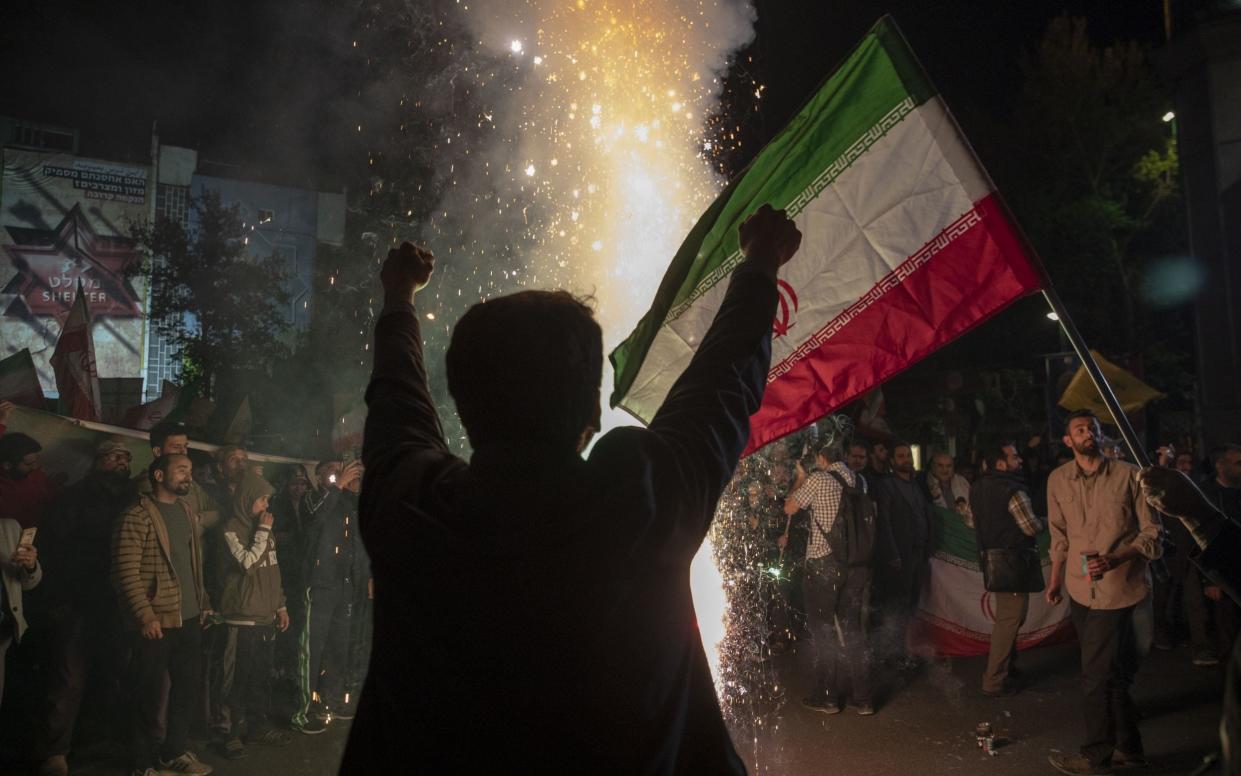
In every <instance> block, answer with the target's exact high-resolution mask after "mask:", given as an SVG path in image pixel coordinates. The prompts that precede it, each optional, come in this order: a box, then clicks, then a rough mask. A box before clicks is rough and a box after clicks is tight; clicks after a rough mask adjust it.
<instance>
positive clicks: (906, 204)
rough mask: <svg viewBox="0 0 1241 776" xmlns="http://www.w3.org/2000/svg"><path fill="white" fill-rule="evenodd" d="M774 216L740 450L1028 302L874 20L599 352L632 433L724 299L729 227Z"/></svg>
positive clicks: (891, 26) (963, 167)
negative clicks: (777, 216) (775, 246)
mask: <svg viewBox="0 0 1241 776" xmlns="http://www.w3.org/2000/svg"><path fill="white" fill-rule="evenodd" d="M766 203H770V204H771V205H773V206H774V207H776V208H784V209H785V210H786V211H788V214H789V216H790V217H792V218H793V219H794V220H795V221H796V223H797V226H798V228H800V229H801V232H802V234H803V239H802V245H801V250H800V251H799V252H798V254H797V255H796V256H795V257H794V258H793V260H792V261H790V262H789V263H788V264H787V265H785V266H784V267H783V268H782V269H781V270H780V276H779V280H778V286H779V292H780V304H779V307H778V309H777V315H776V319H775V321H774V322H773V327H772V331H773V340H772V364H771V372H770V373H769V374H768V378H767V379H768V385H767V391H766V394H765V396H764V399H763V405H762V407H761V408H760V409H759V411H758V412H757V413H756V414H755V415H754V417H752V418H751V435H750V443H749V447H748V449H747V452H750V451H753V450H755V449H757V448H758V447H761V446H762V445H764V444H766V443H767V442H770V441H772V440H774V439H778V438H779V437H781V436H784V435H785V434H788V433H790V432H793V431H795V430H797V429H799V428H802V427H804V426H806V425H807V424H809V423H811V422H813V421H815V420H817V419H818V418H820V417H822V416H823V415H825V414H827V413H829V412H831V411H832V410H834V409H836V408H837V407H840V406H841V405H843V404H845V403H847V402H849V401H850V400H852V399H854V398H856V397H858V396H860V395H862V394H864V393H865V392H867V391H868V390H870V389H871V388H874V387H875V386H876V385H878V384H879V383H881V382H883V381H884V380H885V379H887V378H888V377H891V376H892V375H894V374H896V373H897V372H899V371H901V370H903V369H905V368H907V367H909V366H910V365H912V364H914V363H915V362H917V361H918V360H920V359H922V358H924V357H926V356H927V355H929V354H930V353H932V352H933V351H935V350H936V349H938V348H941V347H943V346H944V345H945V344H947V343H948V342H950V341H952V340H953V339H955V338H956V337H959V336H960V335H961V334H964V333H965V332H966V331H968V330H969V329H971V328H973V327H974V326H977V325H978V324H980V323H982V322H983V321H985V320H987V319H988V318H989V317H991V316H992V315H995V314H996V313H997V312H999V311H1000V310H1001V309H1003V308H1004V307H1006V306H1007V305H1008V304H1010V303H1011V302H1013V301H1015V300H1016V299H1018V298H1020V297H1022V296H1024V295H1026V294H1029V293H1031V292H1034V291H1037V290H1038V289H1039V288H1040V286H1041V285H1042V280H1041V273H1040V271H1039V270H1038V269H1036V264H1035V262H1034V261H1033V260H1032V258H1031V257H1030V256H1029V255H1028V254H1027V252H1026V250H1025V248H1024V247H1023V244H1022V242H1021V240H1020V239H1019V237H1018V235H1017V233H1016V230H1015V229H1014V227H1013V224H1012V222H1011V221H1010V219H1009V216H1008V213H1007V210H1006V209H1005V207H1004V205H1003V204H1002V203H1001V202H1000V201H999V199H998V197H997V196H996V192H995V187H994V185H993V184H992V183H991V180H990V179H989V178H988V177H987V174H986V172H985V171H984V170H983V168H982V165H981V164H979V162H978V160H977V159H976V158H975V157H974V154H973V152H972V151H971V150H970V147H969V145H968V143H967V142H966V140H965V138H964V137H963V136H962V135H961V132H960V129H958V127H957V125H956V123H955V121H954V120H953V118H952V116H951V115H950V114H949V112H948V109H947V107H946V106H945V105H944V102H943V100H942V99H941V98H940V97H939V95H938V94H937V93H936V92H935V89H934V87H933V86H932V85H931V83H930V81H929V80H928V79H927V77H926V75H925V74H924V73H923V71H922V69H921V67H920V66H919V64H918V62H917V60H916V59H915V58H914V56H913V53H912V52H911V51H910V50H909V47H908V45H907V44H906V43H905V40H904V38H903V37H902V36H901V34H900V31H899V30H898V29H897V28H896V25H895V23H894V22H893V21H892V20H891V19H890V18H888V17H885V18H883V19H881V20H880V21H879V22H878V23H877V24H876V25H875V26H874V27H873V28H872V29H871V31H870V32H869V33H868V34H867V35H866V37H865V38H864V39H863V40H862V42H861V43H860V44H858V46H857V47H856V48H855V49H854V50H853V52H852V53H851V54H850V55H849V57H848V58H847V59H846V60H845V62H844V63H843V64H842V65H841V66H840V67H839V68H837V69H836V71H835V72H834V73H832V74H831V75H830V76H829V77H828V79H827V81H826V82H825V83H824V84H823V86H822V87H821V88H820V89H819V92H818V93H817V94H816V95H815V96H814V97H813V98H812V99H811V100H810V102H809V103H808V104H807V105H806V106H805V107H803V108H802V110H801V111H800V112H799V113H798V114H797V116H795V117H794V118H793V120H792V121H791V122H790V123H789V125H788V126H787V127H785V128H784V130H782V131H781V132H780V134H779V135H777V136H776V137H775V139H773V140H772V141H771V143H770V144H768V145H767V147H766V148H764V149H763V150H762V151H761V152H760V153H759V155H758V157H757V158H755V160H754V161H753V162H752V163H751V164H750V165H749V167H747V168H746V169H745V171H744V172H742V174H741V175H740V176H738V177H737V178H736V179H735V180H733V182H732V183H731V184H729V186H728V187H727V189H725V191H724V193H723V194H721V195H720V197H719V198H718V199H717V200H716V201H715V202H714V204H712V205H711V207H710V208H709V209H708V210H707V212H706V213H705V214H703V216H702V217H701V219H700V220H699V221H698V223H697V225H696V226H695V227H694V229H693V231H691V232H690V235H689V237H688V238H687V239H686V241H685V242H684V243H683V244H682V245H681V248H680V249H679V250H678V251H677V254H676V256H675V258H674V259H673V262H672V265H671V266H670V267H669V268H668V271H667V273H666V274H665V275H664V279H663V281H662V283H661V284H660V287H659V290H658V292H657V294H656V297H655V302H654V304H653V306H652V307H651V309H650V311H649V312H647V314H646V315H645V316H644V317H643V319H642V320H641V321H640V322H639V324H638V326H637V328H636V329H635V330H634V332H633V333H632V334H631V335H630V336H629V338H628V339H627V340H626V341H625V342H623V343H621V345H620V346H619V347H617V348H616V350H614V351H613V352H612V355H611V359H612V363H613V366H614V367H615V373H616V384H615V390H614V392H613V394H612V398H611V402H612V405H613V406H617V405H619V406H621V407H623V408H625V409H626V410H628V411H629V412H631V413H632V414H634V415H635V416H637V417H638V418H639V419H641V420H643V421H646V422H649V421H650V420H651V418H652V417H653V416H654V414H655V411H656V410H657V409H659V406H660V404H661V403H662V402H663V400H664V397H665V396H666V395H667V394H668V391H669V390H670V389H671V387H672V384H673V382H674V381H675V380H676V379H677V377H679V376H680V374H681V373H682V372H683V371H684V369H685V367H686V366H687V365H688V364H689V360H690V358H691V357H692V356H693V354H694V349H695V347H696V346H697V343H699V342H701V341H702V337H703V335H704V334H705V333H706V331H707V328H708V327H709V326H710V325H711V321H712V320H713V319H714V317H715V313H716V311H717V310H718V309H719V306H720V303H721V302H722V300H723V298H724V291H725V289H726V287H727V280H728V276H729V273H730V272H731V271H732V269H733V268H734V267H735V266H736V265H737V264H738V263H740V261H741V260H742V255H741V252H740V248H739V245H738V242H737V228H738V226H739V225H740V224H741V222H742V221H743V220H744V219H745V218H746V217H747V216H749V214H750V213H752V212H754V210H756V209H757V208H758V207H759V206H760V205H763V204H766Z"/></svg>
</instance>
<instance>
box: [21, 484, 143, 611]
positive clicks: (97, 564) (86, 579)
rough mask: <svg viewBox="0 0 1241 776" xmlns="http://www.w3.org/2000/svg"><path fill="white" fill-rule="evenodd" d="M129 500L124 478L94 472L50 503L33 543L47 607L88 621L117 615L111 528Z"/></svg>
mask: <svg viewBox="0 0 1241 776" xmlns="http://www.w3.org/2000/svg"><path fill="white" fill-rule="evenodd" d="M132 502H133V497H132V494H131V492H130V487H129V480H128V478H126V477H125V476H123V475H121V476H117V475H109V474H107V473H105V472H100V471H96V470H93V469H92V470H91V471H89V472H87V474H86V476H85V477H83V478H82V479H81V480H80V481H79V482H77V483H76V484H74V485H71V486H70V487H68V488H66V489H65V490H64V491H62V492H61V494H60V496H59V497H58V498H57V499H56V500H55V501H54V502H52V507H51V509H49V510H48V514H47V516H46V518H45V519H44V522H43V526H42V527H41V528H40V529H39V536H38V538H37V539H36V543H37V544H39V545H40V549H41V552H40V557H39V563H40V564H41V565H42V566H43V569H44V572H45V575H46V576H45V583H44V584H43V585H41V587H42V588H43V590H42V591H41V595H42V598H43V600H45V601H47V602H48V605H50V606H53V607H62V606H63V607H68V609H70V610H72V611H73V612H74V613H76V614H79V615H82V616H85V617H88V618H97V619H115V618H116V617H117V616H118V615H117V605H116V596H115V595H114V593H113V590H112V583H111V581H110V580H111V577H110V569H111V566H112V529H113V527H115V525H116V523H117V521H118V520H119V519H120V517H121V513H122V512H124V511H125V508H126V507H128V506H129V505H130V504H131V503H132ZM53 571H54V572H55V574H53V573H52V572H53Z"/></svg>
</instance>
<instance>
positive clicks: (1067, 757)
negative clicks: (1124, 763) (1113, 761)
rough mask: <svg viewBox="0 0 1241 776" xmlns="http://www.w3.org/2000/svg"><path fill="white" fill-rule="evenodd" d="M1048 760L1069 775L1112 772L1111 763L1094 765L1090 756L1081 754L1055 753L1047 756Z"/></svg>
mask: <svg viewBox="0 0 1241 776" xmlns="http://www.w3.org/2000/svg"><path fill="white" fill-rule="evenodd" d="M1047 762H1049V763H1051V767H1053V768H1055V769H1056V770H1058V771H1060V772H1061V773H1067V774H1068V775H1069V776H1107V774H1109V773H1111V772H1112V767H1111V766H1110V765H1093V764H1092V763H1091V762H1090V759H1089V758H1086V757H1082V756H1081V755H1080V754H1053V755H1052V756H1051V757H1048V758H1047Z"/></svg>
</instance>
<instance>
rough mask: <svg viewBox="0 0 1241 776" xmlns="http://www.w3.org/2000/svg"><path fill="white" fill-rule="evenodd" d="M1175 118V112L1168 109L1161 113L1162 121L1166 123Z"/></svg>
mask: <svg viewBox="0 0 1241 776" xmlns="http://www.w3.org/2000/svg"><path fill="white" fill-rule="evenodd" d="M1175 118H1176V114H1175V113H1173V112H1172V111H1168V112H1167V113H1165V114H1163V123H1165V124H1168V123H1170V122H1171V121H1172V120H1173V119H1175Z"/></svg>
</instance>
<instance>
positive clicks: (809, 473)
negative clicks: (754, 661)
mask: <svg viewBox="0 0 1241 776" xmlns="http://www.w3.org/2000/svg"><path fill="white" fill-rule="evenodd" d="M850 432H851V429H850V424H849V422H848V419H847V418H843V417H829V418H826V419H824V420H823V421H820V422H819V423H818V424H816V425H814V426H811V427H809V428H807V429H805V430H803V431H802V432H799V433H797V434H794V435H792V436H790V437H787V438H785V439H784V440H780V441H779V442H776V443H773V444H772V445H769V446H768V447H766V448H764V449H762V450H760V451H759V452H758V453H757V454H755V455H753V456H751V457H749V458H747V459H745V460H743V461H742V463H741V466H740V467H739V469H738V471H737V474H736V476H735V477H734V479H733V481H732V482H731V483H730V486H729V489H728V490H727V491H726V494H725V499H724V500H723V501H722V502H721V509H720V515H721V516H722V515H725V514H726V513H727V514H737V515H740V516H741V517H742V518H743V519H741V520H735V521H732V523H731V524H732V525H735V526H738V527H739V528H738V530H740V531H741V532H748V533H749V535H750V536H751V537H759V541H760V542H761V543H762V544H763V546H764V547H765V549H764V551H762V552H759V553H756V554H755V560H754V562H753V563H752V564H751V565H752V566H753V569H746V570H744V573H746V574H748V579H750V580H757V583H754V582H751V583H747V584H751V585H754V584H756V585H757V587H758V588H761V589H760V591H759V596H760V597H761V598H762V608H763V610H764V613H765V617H764V618H763V622H762V624H761V627H762V628H763V636H762V637H760V638H765V642H766V643H765V646H766V648H767V653H768V654H770V655H779V654H782V653H784V652H785V651H787V650H788V649H789V648H790V646H791V645H793V644H794V643H796V642H797V641H799V640H801V641H804V642H806V643H807V644H808V646H809V649H810V650H811V652H812V654H813V658H814V672H815V675H814V684H813V693H812V694H811V695H810V696H809V697H806V698H805V699H804V700H803V701H802V705H803V706H804V707H806V708H807V709H810V710H812V711H815V712H820V713H824V714H829V715H831V714H837V713H840V712H841V711H843V710H844V709H845V708H846V707H847V706H852V707H854V708H856V710H857V713H859V714H861V715H871V714H874V713H875V711H876V701H877V698H876V694H877V692H876V685H877V684H884V685H887V686H893V685H895V684H896V683H897V679H898V678H899V677H900V675H901V674H909V673H912V672H916V671H917V670H918V668H919V666H920V664H921V663H922V661H923V660H924V659H925V657H927V656H929V655H930V654H931V652H932V650H931V649H930V647H928V646H927V645H925V644H920V643H919V639H918V630H917V628H913V627H911V623H912V620H913V616H914V613H915V611H916V608H917V606H918V602H919V600H920V598H921V597H922V595H923V587H924V586H926V585H929V584H933V580H932V577H931V575H930V573H929V565H928V561H929V559H930V557H931V556H932V555H933V553H934V551H935V548H936V546H937V531H938V530H939V529H940V528H941V527H942V525H943V520H945V519H947V520H960V521H961V523H963V524H964V525H965V526H967V527H968V528H970V529H972V530H973V532H974V536H975V540H976V543H977V546H978V552H979V564H980V569H981V570H982V572H983V576H984V583H985V585H986V587H987V589H988V591H990V594H991V597H992V611H993V613H994V625H993V631H992V634H991V644H990V654H989V657H988V661H987V663H986V668H985V669H984V672H983V675H982V677H981V681H980V687H979V689H980V691H981V693H982V694H983V695H986V696H990V697H1006V696H1009V695H1012V694H1015V693H1017V692H1020V691H1021V689H1022V688H1023V677H1022V674H1021V672H1020V671H1019V669H1018V667H1017V648H1016V647H1017V640H1018V634H1019V632H1020V630H1021V628H1022V626H1023V625H1024V624H1025V621H1026V618H1027V615H1028V613H1029V607H1030V596H1031V595H1036V594H1038V595H1042V596H1043V597H1044V598H1045V599H1046V601H1047V602H1048V603H1051V604H1058V603H1060V602H1061V600H1063V598H1064V596H1065V594H1066V593H1067V595H1068V598H1069V613H1070V619H1071V620H1072V621H1073V624H1074V627H1075V629H1076V632H1077V636H1078V640H1079V642H1080V643H1081V649H1082V654H1083V675H1082V682H1083V690H1084V695H1085V704H1084V707H1083V708H1084V710H1085V715H1086V719H1087V743H1086V745H1085V746H1083V750H1082V751H1083V754H1081V755H1077V756H1071V757H1067V758H1063V761H1062V762H1060V764H1059V766H1058V767H1061V769H1062V770H1064V772H1067V773H1095V772H1104V771H1105V769H1106V768H1107V767H1111V766H1116V767H1121V766H1125V765H1134V764H1138V763H1140V762H1141V761H1142V759H1143V755H1142V751H1143V747H1142V743H1141V738H1140V735H1139V733H1138V729H1137V715H1136V713H1135V711H1134V709H1133V705H1132V701H1131V700H1130V699H1129V696H1128V689H1127V688H1128V687H1129V686H1130V684H1131V683H1132V681H1133V676H1134V673H1135V672H1136V669H1137V665H1138V660H1139V658H1140V656H1141V655H1144V654H1145V653H1146V652H1147V651H1148V650H1149V649H1150V648H1151V647H1154V648H1157V649H1162V650H1171V649H1173V648H1174V647H1175V646H1176V645H1177V644H1178V643H1179V642H1180V640H1181V637H1182V636H1183V635H1187V636H1188V638H1189V639H1190V643H1191V645H1192V652H1191V654H1192V661H1193V664H1194V665H1196V666H1214V665H1218V664H1219V663H1220V662H1221V661H1222V660H1226V659H1227V656H1228V655H1229V654H1230V652H1231V650H1232V645H1233V643H1234V642H1235V640H1236V636H1237V623H1238V615H1239V614H1241V611H1239V610H1238V607H1237V604H1236V603H1235V602H1234V601H1233V600H1231V599H1230V598H1229V597H1228V596H1227V595H1225V594H1224V591H1223V589H1222V588H1221V587H1220V586H1219V585H1217V584H1212V583H1210V582H1209V581H1208V582H1203V579H1204V577H1203V575H1202V573H1201V572H1200V571H1199V570H1198V569H1197V568H1196V567H1195V565H1194V564H1193V563H1191V562H1190V561H1189V556H1190V550H1191V549H1193V548H1194V547H1195V542H1194V540H1193V538H1192V537H1191V536H1190V535H1189V533H1188V531H1187V530H1186V529H1185V527H1184V526H1183V524H1182V523H1181V521H1179V520H1175V519H1164V520H1162V521H1161V520H1160V519H1159V516H1158V515H1157V514H1156V513H1154V512H1153V511H1152V510H1151V509H1150V508H1149V507H1148V505H1147V503H1146V502H1145V501H1144V500H1143V498H1142V497H1141V494H1140V492H1139V487H1138V483H1137V480H1136V478H1135V476H1134V475H1135V473H1136V471H1137V468H1136V467H1135V466H1133V465H1132V464H1130V463H1126V462H1125V461H1124V453H1123V448H1122V447H1121V446H1120V445H1118V444H1116V443H1115V441H1114V440H1112V439H1109V438H1108V437H1106V436H1105V435H1104V434H1103V432H1102V425H1101V423H1100V422H1099V419H1098V418H1097V417H1095V416H1094V415H1093V414H1092V413H1090V412H1089V411H1079V412H1075V413H1072V414H1070V415H1069V417H1068V419H1067V423H1066V427H1065V431H1064V437H1063V439H1062V440H1061V447H1060V448H1059V450H1060V452H1059V454H1054V455H1053V454H1051V453H1050V451H1048V449H1047V447H1046V446H1044V445H1042V440H1041V438H1040V437H1034V438H1032V439H1030V440H1029V441H1028V442H1027V443H1026V444H1025V445H1024V446H1022V445H1018V444H1017V443H1016V442H1014V441H1012V440H1006V441H1000V442H998V443H993V444H991V445H989V446H982V447H980V448H979V449H978V450H977V451H976V452H973V453H972V454H971V455H970V456H968V458H967V459H966V458H964V457H963V460H960V461H958V460H957V459H956V458H954V456H952V455H951V454H949V453H948V452H946V451H943V450H938V451H934V452H932V453H931V454H930V455H929V456H927V459H926V463H927V465H926V466H925V467H924V468H923V469H922V470H921V471H916V470H915V466H914V448H913V446H912V445H910V444H909V443H906V442H903V441H899V440H896V441H893V440H891V439H888V440H886V441H877V440H867V439H865V438H863V437H862V436H861V435H853V434H851V433H850ZM1157 454H1158V455H1159V457H1160V463H1162V464H1165V465H1168V466H1172V465H1175V468H1176V469H1178V470H1180V471H1182V472H1184V473H1185V474H1187V475H1189V476H1191V477H1193V478H1194V479H1195V481H1196V482H1197V483H1198V485H1199V487H1200V488H1201V490H1202V492H1203V493H1204V495H1206V497H1207V498H1208V499H1209V500H1210V502H1211V503H1212V504H1214V505H1215V507H1216V508H1217V509H1218V511H1219V512H1220V513H1222V514H1224V515H1226V516H1228V517H1230V518H1231V519H1233V520H1236V521H1241V446H1239V445H1235V444H1227V445H1223V446H1220V447H1218V448H1216V449H1214V450H1212V451H1210V453H1209V455H1208V456H1207V457H1206V459H1205V461H1202V460H1201V459H1200V458H1199V457H1198V456H1195V455H1194V454H1193V453H1192V452H1189V451H1185V450H1182V451H1181V452H1179V453H1177V452H1176V451H1175V450H1174V449H1173V448H1172V446H1170V445H1169V446H1166V447H1164V448H1161V449H1160V450H1159V451H1158V453H1157ZM1053 459H1054V460H1053ZM1199 473H1202V474H1204V475H1205V476H1201V477H1199V476H1198V475H1199ZM935 507H938V508H939V509H938V510H937V509H935ZM1044 533H1049V534H1050V536H1049V537H1048V539H1049V544H1050V556H1051V570H1050V574H1049V576H1048V577H1045V576H1044V569H1043V564H1042V557H1041V555H1040V553H1039V551H1038V549H1037V547H1038V540H1039V538H1040V536H1042V535H1043V534H1044ZM1152 571H1153V573H1152ZM1152 589H1153V595H1152ZM736 594H737V593H735V592H734V595H736ZM1147 607H1149V608H1147Z"/></svg>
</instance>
